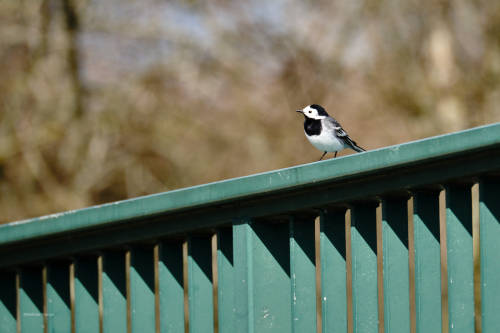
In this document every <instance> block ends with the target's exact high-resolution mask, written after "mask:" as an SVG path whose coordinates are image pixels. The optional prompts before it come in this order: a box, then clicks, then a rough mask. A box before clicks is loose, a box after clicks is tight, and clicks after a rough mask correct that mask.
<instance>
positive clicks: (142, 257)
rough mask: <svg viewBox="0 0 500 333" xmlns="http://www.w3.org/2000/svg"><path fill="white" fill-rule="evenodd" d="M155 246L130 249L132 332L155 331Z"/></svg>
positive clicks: (144, 332)
mask: <svg viewBox="0 0 500 333" xmlns="http://www.w3.org/2000/svg"><path fill="white" fill-rule="evenodd" d="M155 313H156V312H155V279H154V248H153V247H152V246H147V247H146V246H144V247H143V246H140V245H138V246H135V247H133V248H132V249H131V251H130V316H131V324H132V325H131V326H132V333H146V332H151V333H153V332H155V330H156V327H155Z"/></svg>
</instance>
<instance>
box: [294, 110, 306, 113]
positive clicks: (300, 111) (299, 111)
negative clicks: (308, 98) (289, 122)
mask: <svg viewBox="0 0 500 333" xmlns="http://www.w3.org/2000/svg"><path fill="white" fill-rule="evenodd" d="M295 112H298V113H304V111H302V110H296V111H295Z"/></svg>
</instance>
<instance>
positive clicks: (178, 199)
mask: <svg viewBox="0 0 500 333" xmlns="http://www.w3.org/2000/svg"><path fill="white" fill-rule="evenodd" d="M498 147H500V123H496V124H491V125H486V126H481V127H476V128H472V129H469V130H465V131H461V132H456V133H451V134H445V135H441V136H436V137H431V138H427V139H423V140H418V141H413V142H409V143H404V144H399V145H395V146H390V147H385V148H381V149H376V150H371V151H367V152H365V153H360V154H353V155H349V156H345V157H341V158H336V159H330V160H325V161H321V162H314V163H309V164H304V165H299V166H295V167H290V168H286V169H281V170H274V171H270V172H265V173H260V174H255V175H251V176H245V177H240V178H234V179H229V180H223V181H219V182H214V183H209V184H204V185H198V186H193V187H189V188H184V189H179V190H174V191H169V192H164V193H158V194H153V195H148V196H143V197H139V198H134V199H129V200H124V201H118V202H113V203H108V204H104V205H99V206H92V207H89V208H84V209H79V210H73V211H67V212H62V213H58V214H52V215H47V216H42V217H37V218H33V219H29V220H23V221H17V222H11V223H7V224H4V225H1V226H0V246H2V247H3V246H5V245H9V244H13V243H17V242H23V241H27V240H30V239H35V238H46V237H51V236H53V235H56V234H61V233H67V232H75V231H81V230H86V229H89V228H98V227H104V226H108V225H111V224H114V223H132V222H133V220H136V219H143V218H148V217H152V216H156V215H160V214H167V213H170V212H178V211H187V210H189V209H193V208H197V207H202V206H210V205H214V204H220V203H231V202H238V201H241V200H247V199H248V198H251V197H255V196H262V195H266V194H270V193H275V192H280V191H288V190H293V189H298V188H304V187H308V186H315V185H316V184H320V183H324V182H327V181H332V180H333V181H342V180H344V179H352V178H353V177H363V175H366V174H368V173H370V174H372V173H376V172H381V171H383V172H387V171H388V170H390V169H394V168H400V167H404V166H409V165H415V164H419V163H423V162H429V161H432V160H436V161H437V160H442V159H446V158H447V157H450V156H456V155H462V154H466V153H470V152H474V151H480V150H487V149H490V148H498Z"/></svg>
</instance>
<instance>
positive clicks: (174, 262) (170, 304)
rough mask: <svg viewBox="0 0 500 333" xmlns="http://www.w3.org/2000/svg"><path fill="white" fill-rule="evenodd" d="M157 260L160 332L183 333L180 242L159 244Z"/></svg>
mask: <svg viewBox="0 0 500 333" xmlns="http://www.w3.org/2000/svg"><path fill="white" fill-rule="evenodd" d="M158 259H159V260H158V280H159V281H158V282H159V296H160V332H161V333H174V332H179V333H180V332H184V286H183V276H182V242H172V243H170V242H161V243H160V245H159V258H158Z"/></svg>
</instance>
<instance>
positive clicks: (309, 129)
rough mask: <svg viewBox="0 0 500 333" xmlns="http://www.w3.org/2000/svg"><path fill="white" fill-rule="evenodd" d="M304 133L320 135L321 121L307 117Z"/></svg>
mask: <svg viewBox="0 0 500 333" xmlns="http://www.w3.org/2000/svg"><path fill="white" fill-rule="evenodd" d="M304 131H305V132H306V134H307V135H320V134H321V120H319V119H311V118H307V117H306V121H304Z"/></svg>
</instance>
